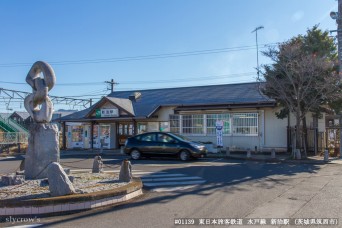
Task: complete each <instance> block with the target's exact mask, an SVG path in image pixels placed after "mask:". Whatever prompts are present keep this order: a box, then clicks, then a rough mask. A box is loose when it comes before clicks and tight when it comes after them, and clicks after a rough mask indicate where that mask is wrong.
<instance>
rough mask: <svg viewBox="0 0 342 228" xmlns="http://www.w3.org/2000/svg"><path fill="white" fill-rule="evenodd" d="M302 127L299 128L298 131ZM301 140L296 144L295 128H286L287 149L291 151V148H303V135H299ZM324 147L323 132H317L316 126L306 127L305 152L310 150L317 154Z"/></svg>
mask: <svg viewBox="0 0 342 228" xmlns="http://www.w3.org/2000/svg"><path fill="white" fill-rule="evenodd" d="M301 132H302V129H300V132H299V133H301ZM301 138H302V140H301V142H299V145H297V146H296V143H298V142H296V129H295V128H292V127H291V128H288V129H287V147H288V151H292V148H294V147H297V148H304V137H301ZM325 147H326V143H325V133H324V132H318V129H317V128H309V129H307V145H306V150H307V152H309V153H310V152H311V153H313V154H318V153H320V152H322V151H323V150H324V148H325Z"/></svg>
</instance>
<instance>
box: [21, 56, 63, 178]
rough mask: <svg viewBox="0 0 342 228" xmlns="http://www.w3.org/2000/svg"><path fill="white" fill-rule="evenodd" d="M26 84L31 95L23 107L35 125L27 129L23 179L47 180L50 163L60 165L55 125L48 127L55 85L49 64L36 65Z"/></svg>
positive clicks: (38, 63)
mask: <svg viewBox="0 0 342 228" xmlns="http://www.w3.org/2000/svg"><path fill="white" fill-rule="evenodd" d="M41 74H43V76H44V77H43V78H42V77H41ZM26 82H27V83H28V84H29V85H30V86H31V87H32V89H33V91H32V94H30V95H28V96H27V97H26V98H25V101H24V105H25V108H26V110H27V112H28V113H29V114H30V116H31V117H32V119H33V121H34V123H33V125H32V127H31V129H30V135H29V142H28V149H27V153H26V157H25V177H26V178H27V179H39V178H46V177H47V166H48V165H49V164H50V163H51V162H59V134H58V128H57V125H56V124H51V123H50V121H51V118H52V112H53V105H52V102H51V99H50V98H49V96H48V92H49V91H50V90H51V89H52V87H53V86H54V85H55V83H56V77H55V73H54V71H53V69H52V67H51V66H50V65H49V64H47V63H45V62H42V61H38V62H35V63H34V64H33V66H32V67H31V69H30V71H29V72H28V74H27V77H26Z"/></svg>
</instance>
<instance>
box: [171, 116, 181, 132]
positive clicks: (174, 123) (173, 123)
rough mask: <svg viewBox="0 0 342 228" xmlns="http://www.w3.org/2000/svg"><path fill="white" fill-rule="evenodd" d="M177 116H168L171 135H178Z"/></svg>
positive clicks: (178, 121) (178, 124)
mask: <svg viewBox="0 0 342 228" xmlns="http://www.w3.org/2000/svg"><path fill="white" fill-rule="evenodd" d="M179 117H180V116H179V115H170V131H171V132H173V133H180V120H179Z"/></svg>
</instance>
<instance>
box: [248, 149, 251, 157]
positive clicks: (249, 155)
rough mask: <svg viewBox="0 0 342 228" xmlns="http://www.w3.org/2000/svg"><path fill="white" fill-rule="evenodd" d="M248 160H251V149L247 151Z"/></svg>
mask: <svg viewBox="0 0 342 228" xmlns="http://www.w3.org/2000/svg"><path fill="white" fill-rule="evenodd" d="M247 158H251V149H250V148H248V149H247Z"/></svg>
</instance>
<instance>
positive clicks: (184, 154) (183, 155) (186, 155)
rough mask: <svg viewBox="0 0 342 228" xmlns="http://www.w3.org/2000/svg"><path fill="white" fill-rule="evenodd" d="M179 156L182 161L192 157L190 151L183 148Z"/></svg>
mask: <svg viewBox="0 0 342 228" xmlns="http://www.w3.org/2000/svg"><path fill="white" fill-rule="evenodd" d="M179 158H180V160H182V161H188V160H189V159H190V153H189V151H186V150H182V151H181V152H180V154H179Z"/></svg>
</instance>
